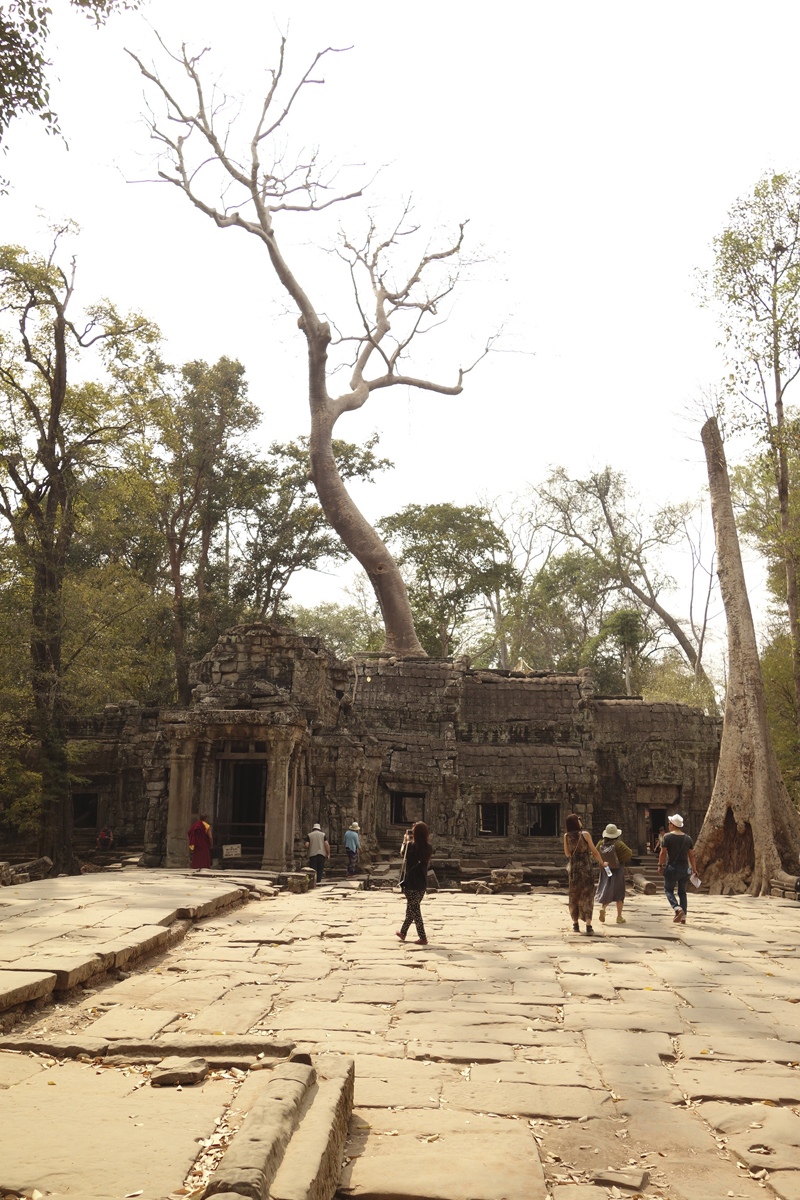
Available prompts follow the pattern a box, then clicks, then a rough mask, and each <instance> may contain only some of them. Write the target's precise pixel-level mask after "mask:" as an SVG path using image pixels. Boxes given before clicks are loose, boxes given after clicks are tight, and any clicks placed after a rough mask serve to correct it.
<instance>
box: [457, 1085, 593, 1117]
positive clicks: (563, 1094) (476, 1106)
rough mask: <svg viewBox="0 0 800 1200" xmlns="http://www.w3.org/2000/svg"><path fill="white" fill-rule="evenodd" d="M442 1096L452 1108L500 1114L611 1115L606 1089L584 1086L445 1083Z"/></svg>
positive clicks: (548, 1115) (546, 1115)
mask: <svg viewBox="0 0 800 1200" xmlns="http://www.w3.org/2000/svg"><path fill="white" fill-rule="evenodd" d="M442 1098H443V1099H444V1100H446V1101H447V1103H448V1104H450V1105H451V1106H452V1107H453V1108H465V1109H469V1110H470V1111H472V1112H477V1113H495V1114H496V1115H497V1116H500V1117H512V1116H517V1117H540V1118H542V1119H544V1120H548V1119H549V1120H553V1119H563V1120H579V1119H580V1118H581V1117H604V1116H613V1115H614V1112H615V1109H614V1103H613V1101H612V1100H611V1099H610V1097H609V1096H608V1094H607V1093H606V1092H600V1091H592V1090H590V1089H589V1088H587V1087H549V1086H544V1085H541V1086H539V1085H534V1084H529V1083H481V1084H473V1083H460V1084H455V1083H445V1085H444V1087H443V1089H442Z"/></svg>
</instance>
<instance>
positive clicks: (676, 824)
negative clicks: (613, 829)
mask: <svg viewBox="0 0 800 1200" xmlns="http://www.w3.org/2000/svg"><path fill="white" fill-rule="evenodd" d="M667 820H668V821H669V833H668V834H667V835H666V837H665V838H664V841H663V842H662V844H661V853H660V854H659V856H658V871H659V874H660V875H663V876H664V891H665V893H666V897H667V899H668V900H669V902H670V904H671V905H672V907H673V909H674V910H675V916H674V917H673V918H672V919H673V921H674V922H675V923H676V924H678V925H685V924H686V880H687V879H688V878H689V876H690V875H691V874H692V872H693V871H694V872H696V871H697V864H696V863H695V861H694V849H693V847H694V842H693V841H692V839H691V838H690V837H689V835H688V833H684V832H683V817H681V816H679V815H678V813H675V815H674V816H672V817H667ZM676 887H677V889H678V898H677V900H676V899H675V888H676Z"/></svg>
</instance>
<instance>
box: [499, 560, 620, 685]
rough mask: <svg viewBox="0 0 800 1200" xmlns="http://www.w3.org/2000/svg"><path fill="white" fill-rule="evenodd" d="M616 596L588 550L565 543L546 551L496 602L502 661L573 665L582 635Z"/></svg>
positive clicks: (541, 666) (540, 666)
mask: <svg viewBox="0 0 800 1200" xmlns="http://www.w3.org/2000/svg"><path fill="white" fill-rule="evenodd" d="M615 600H616V592H615V589H614V587H613V584H612V582H611V581H610V579H609V577H608V574H607V572H606V571H604V569H603V568H602V566H600V565H598V563H597V561H596V560H595V559H594V557H593V556H592V555H589V554H584V553H582V552H581V551H580V550H573V549H567V550H566V551H564V552H563V553H562V554H560V555H548V556H547V557H546V560H545V561H544V563H543V564H542V565H541V566H540V567H539V568H538V569H537V570H535V571H529V572H528V574H527V578H525V579H524V580H523V583H522V586H520V587H518V588H512V589H511V590H510V591H509V592H508V594H507V595H506V597H505V603H504V605H503V606H502V614H503V615H502V622H501V624H502V628H501V635H502V637H503V638H504V639H505V642H506V647H507V661H508V663H509V665H510V666H512V667H513V666H514V665H515V663H517V662H518V661H519V660H520V659H522V660H523V661H524V662H526V663H527V664H528V666H529V667H530V668H532V669H533V670H536V671H553V670H562V671H574V670H577V668H578V666H579V664H580V657H581V652H582V649H583V646H584V645H585V643H586V641H587V640H588V639H589V638H590V637H592V636H593V635H594V634H595V633H596V632H597V630H598V629H599V627H600V625H601V623H602V621H603V618H604V616H605V614H606V612H607V611H608V610H609V608H610V607H611V606H612V605H613V603H614V602H615Z"/></svg>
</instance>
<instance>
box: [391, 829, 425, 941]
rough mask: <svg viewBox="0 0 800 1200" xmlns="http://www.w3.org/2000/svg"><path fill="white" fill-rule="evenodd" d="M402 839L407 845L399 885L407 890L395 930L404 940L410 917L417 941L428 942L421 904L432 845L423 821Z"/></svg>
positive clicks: (409, 926) (401, 939) (409, 924)
mask: <svg viewBox="0 0 800 1200" xmlns="http://www.w3.org/2000/svg"><path fill="white" fill-rule="evenodd" d="M403 842H404V845H405V846H406V859H405V870H404V871H403V878H402V879H401V880H400V886H401V887H402V889H403V891H404V892H405V894H406V919H405V920H404V921H403V924H402V925H401V927H400V928H399V929H398V930H397V936H398V937H399V938H400V941H401V942H404V941H405V940H406V934H407V933H408V931H409V929H410V928H411V922H412V921H413V922H414V924H415V925H416V927H417V933H418V934H419V937H418V938H417V944H418V945H420V946H427V944H428V939H427V938H426V937H425V926H424V925H423V923H422V912H421V911H420V904H421V903H422V900H423V898H424V896H425V889H426V887H427V886H428V863H429V862H430V858H431V855H432V854H433V847H432V846H431V843H430V840H429V839H428V826H427V825H426V824H425V822H424V821H417V823H416V825H414V827H413V829H412V830H411V833H410V835H409V834H408V833H407V834H406V836H405V838H404V839H403Z"/></svg>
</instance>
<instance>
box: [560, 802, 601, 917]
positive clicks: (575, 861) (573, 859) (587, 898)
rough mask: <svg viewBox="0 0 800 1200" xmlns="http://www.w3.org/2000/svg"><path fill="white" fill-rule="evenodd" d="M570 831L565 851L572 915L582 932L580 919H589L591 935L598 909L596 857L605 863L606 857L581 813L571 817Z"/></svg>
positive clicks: (572, 814) (567, 825) (566, 836)
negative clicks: (595, 877)
mask: <svg viewBox="0 0 800 1200" xmlns="http://www.w3.org/2000/svg"><path fill="white" fill-rule="evenodd" d="M566 828H567V831H566V833H565V834H564V853H565V854H566V856H567V858H568V859H569V862H568V863H567V871H568V872H569V915H570V916H571V917H572V929H573V932H574V933H580V925H579V924H578V921H585V922H586V932H587V934H588V935H589V936H590V937H591V935H592V934H593V933H594V930H593V929H592V911H593V909H594V873H593V871H592V858H596V859H597V861H598V862H599V863H600V866H601V867H602V865H603V860H602V858H601V857H600V855H599V854H598V853H597V847H596V846H595V844H594V842H593V841H592V835H591V834H590V833H589V832H588V830H586V829H584V828H583V825H582V823H581V819H580V817H579V816H578V815H577V813H570V815H569V816H568V817H567V824H566Z"/></svg>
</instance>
